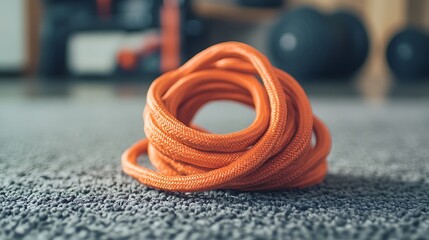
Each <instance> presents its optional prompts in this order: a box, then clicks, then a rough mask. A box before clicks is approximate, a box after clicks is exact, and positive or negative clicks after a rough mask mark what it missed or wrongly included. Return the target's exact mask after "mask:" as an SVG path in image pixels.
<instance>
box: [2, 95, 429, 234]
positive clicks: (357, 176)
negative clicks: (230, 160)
mask: <svg viewBox="0 0 429 240" xmlns="http://www.w3.org/2000/svg"><path fill="white" fill-rule="evenodd" d="M142 99H143V98H142ZM142 99H133V98H128V99H114V98H106V99H99V100H92V99H85V98H66V99H64V98H59V99H20V100H17V99H10V100H8V99H5V100H3V99H2V101H0V239H15V238H18V239H171V238H174V239H288V238H290V239H351V238H356V239H428V238H429V177H428V176H429V109H428V106H429V101H427V100H396V101H393V102H389V103H387V104H385V105H383V106H378V107H371V106H368V105H366V104H364V103H362V102H360V101H358V100H347V99H336V98H333V99H325V98H320V99H319V98H318V99H312V102H313V107H314V110H315V112H316V113H317V114H318V115H319V116H320V117H321V118H322V119H323V120H324V121H325V122H326V123H327V124H328V126H329V127H330V129H331V131H332V135H333V150H332V154H331V155H330V157H329V165H330V168H329V175H328V176H327V178H326V180H325V181H324V182H323V183H322V184H320V185H319V186H315V187H312V188H308V189H304V190H290V191H283V192H238V191H224V190H220V191H209V192H201V193H186V194H184V193H170V192H163V191H157V190H154V189H151V188H148V187H145V186H143V185H141V184H139V183H138V182H136V181H135V180H134V179H132V178H130V177H128V176H127V175H125V174H123V173H122V171H121V169H120V162H119V161H120V156H121V154H122V152H123V151H124V150H125V149H126V148H127V147H128V146H130V145H131V144H132V143H133V142H135V141H136V140H138V139H140V138H141V137H143V131H142V122H141V111H142V109H143V106H144V101H143V100H142ZM253 117H254V116H253V112H252V111H250V110H247V109H245V108H243V107H241V106H238V105H234V104H227V105H220V104H212V105H209V106H208V107H207V108H205V109H204V110H203V111H202V113H201V114H200V115H198V117H197V120H196V121H197V123H200V125H202V126H204V127H206V128H208V129H211V130H214V131H215V132H218V133H223V132H230V131H236V130H238V129H241V128H244V127H245V126H246V125H248V124H249V123H250V122H251V121H252V118H253ZM142 161H147V159H146V160H145V159H142Z"/></svg>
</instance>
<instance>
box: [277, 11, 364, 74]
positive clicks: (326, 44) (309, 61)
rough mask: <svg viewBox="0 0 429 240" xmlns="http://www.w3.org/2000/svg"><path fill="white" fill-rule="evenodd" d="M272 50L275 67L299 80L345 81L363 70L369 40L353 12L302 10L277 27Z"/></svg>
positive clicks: (293, 13)
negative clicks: (361, 68) (329, 12)
mask: <svg viewBox="0 0 429 240" xmlns="http://www.w3.org/2000/svg"><path fill="white" fill-rule="evenodd" d="M269 49H270V56H271V58H272V60H273V62H274V64H275V65H277V66H278V67H280V68H281V69H283V70H285V71H287V72H289V73H290V74H292V75H294V76H296V77H297V78H298V79H315V78H343V77H347V76H350V75H352V74H353V73H355V72H356V71H357V70H358V69H359V67H361V66H362V64H363V63H364V61H365V59H366V57H367V55H368V50H369V40H368V34H367V32H366V29H365V27H364V25H363V24H362V22H361V21H360V20H359V18H358V17H356V16H355V15H353V14H352V13H351V12H348V11H337V12H334V13H333V14H331V15H327V14H324V13H321V12H319V11H317V10H316V9H313V8H310V7H301V8H297V9H294V10H291V11H289V12H286V13H285V14H283V15H282V16H281V18H280V19H279V20H278V21H277V22H276V23H275V24H274V26H273V28H272V29H271V33H270V40H269Z"/></svg>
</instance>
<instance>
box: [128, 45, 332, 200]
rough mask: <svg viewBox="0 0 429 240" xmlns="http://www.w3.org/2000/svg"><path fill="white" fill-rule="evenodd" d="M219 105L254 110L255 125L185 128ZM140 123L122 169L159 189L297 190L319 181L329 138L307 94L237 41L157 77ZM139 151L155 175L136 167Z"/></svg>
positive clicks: (190, 126) (255, 52) (137, 165)
mask: <svg viewBox="0 0 429 240" xmlns="http://www.w3.org/2000/svg"><path fill="white" fill-rule="evenodd" d="M256 76H259V77H260V78H261V79H262V82H263V85H262V84H261V83H260V81H258V78H257V77H256ZM220 99H224V100H233V101H238V102H241V103H243V104H246V105H249V106H252V107H254V108H255V112H256V118H255V120H254V121H253V123H252V124H251V125H250V126H249V127H248V128H246V129H244V130H241V131H239V132H233V133H229V134H212V133H208V132H207V131H204V130H203V129H201V128H199V127H197V126H194V125H192V124H191V121H192V118H193V117H194V115H195V114H196V112H197V111H198V110H199V109H200V108H201V107H202V106H203V105H204V104H206V103H207V102H210V101H214V100H220ZM143 118H144V122H145V126H144V131H145V133H146V137H147V139H144V140H141V141H139V142H137V143H136V144H134V145H133V146H132V147H131V148H129V149H128V150H127V151H125V152H124V154H123V156H122V167H123V170H124V171H125V172H126V173H127V174H129V175H130V176H132V177H134V178H136V179H137V180H138V181H140V182H141V183H143V184H145V185H148V186H151V187H154V188H157V189H163V190H169V191H185V192H189V191H203V190H211V189H239V190H246V191H253V190H278V189H286V188H297V187H298V188H301V187H306V186H310V185H314V184H317V183H320V182H321V181H322V180H323V178H324V177H325V175H326V172H327V160H326V158H327V156H328V154H329V152H330V149H331V136H330V134H329V131H328V129H327V127H326V126H325V125H324V124H323V123H322V122H321V121H320V120H319V119H318V118H316V117H315V116H314V115H313V112H312V109H311V106H310V102H309V100H308V98H307V96H306V94H305V92H304V91H303V89H302V88H301V86H300V85H299V84H298V83H297V82H296V80H295V79H294V78H293V77H292V76H290V75H289V74H287V73H285V72H283V71H281V70H279V69H277V68H275V67H273V66H272V65H271V64H270V62H269V61H268V59H267V58H266V57H265V56H264V55H262V54H261V53H259V52H258V51H257V50H256V49H254V48H252V47H250V46H248V45H246V44H243V43H237V42H226V43H220V44H217V45H214V46H212V47H209V48H208V49H206V50H204V51H202V52H201V53H199V54H197V55H196V56H195V57H193V58H192V59H191V60H189V61H188V62H187V63H185V64H184V65H183V66H182V67H180V68H178V69H176V70H174V71H171V72H167V73H165V74H164V75H162V76H160V77H159V78H158V79H156V80H155V81H154V82H153V83H152V85H151V86H150V88H149V91H148V94H147V103H146V108H145V110H144V113H143ZM313 133H314V140H315V141H314V142H313V143H312V135H313ZM144 153H148V156H149V159H150V161H151V162H152V164H153V165H154V166H155V167H156V168H157V169H158V172H157V171H153V170H150V169H148V168H145V167H142V166H140V165H139V164H138V162H137V158H138V157H139V156H140V155H142V154H144Z"/></svg>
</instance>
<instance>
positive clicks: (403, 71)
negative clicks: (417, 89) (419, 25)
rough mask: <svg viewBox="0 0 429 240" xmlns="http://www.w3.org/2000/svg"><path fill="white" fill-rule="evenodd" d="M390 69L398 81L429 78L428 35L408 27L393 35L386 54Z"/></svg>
mask: <svg viewBox="0 0 429 240" xmlns="http://www.w3.org/2000/svg"><path fill="white" fill-rule="evenodd" d="M386 57H387V62H388V64H389V67H390V69H391V70H392V72H393V73H394V74H395V76H396V77H397V78H399V79H406V80H413V79H421V78H425V77H428V76H429V35H428V34H427V33H425V32H423V31H421V30H419V29H416V28H413V27H408V28H406V29H403V30H402V31H400V32H398V33H397V34H395V35H394V37H393V38H392V40H391V41H390V42H389V44H388V47H387V52H386Z"/></svg>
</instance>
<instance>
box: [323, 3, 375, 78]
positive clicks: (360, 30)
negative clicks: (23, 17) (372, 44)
mask: <svg viewBox="0 0 429 240" xmlns="http://www.w3.org/2000/svg"><path fill="white" fill-rule="evenodd" d="M329 17H330V20H331V24H332V25H333V29H335V31H336V35H335V42H336V44H335V49H334V51H335V55H336V58H335V60H334V61H332V62H331V64H330V65H331V66H330V69H328V70H327V76H328V77H337V78H344V77H348V76H350V75H352V74H353V73H355V72H356V71H357V70H358V69H359V68H360V67H361V66H362V65H363V63H364V62H365V60H366V58H367V56H368V52H369V38H368V33H367V31H366V29H365V26H364V25H363V23H362V22H361V21H360V19H359V18H358V17H357V16H356V15H354V14H353V13H352V12H349V11H346V10H341V11H337V12H334V13H333V14H331V15H330V16H329Z"/></svg>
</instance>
